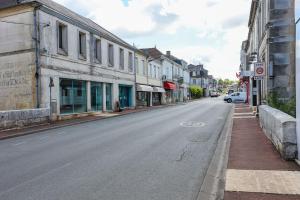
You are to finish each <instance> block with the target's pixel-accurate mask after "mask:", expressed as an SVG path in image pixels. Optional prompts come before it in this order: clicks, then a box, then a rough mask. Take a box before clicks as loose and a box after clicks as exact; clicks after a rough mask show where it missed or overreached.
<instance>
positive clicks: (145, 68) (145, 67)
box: [143, 60, 147, 76]
mask: <svg viewBox="0 0 300 200" xmlns="http://www.w3.org/2000/svg"><path fill="white" fill-rule="evenodd" d="M143 68H144V69H143V71H144V75H145V76H146V75H147V65H146V63H145V61H144V60H143Z"/></svg>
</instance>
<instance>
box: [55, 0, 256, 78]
mask: <svg viewBox="0 0 300 200" xmlns="http://www.w3.org/2000/svg"><path fill="white" fill-rule="evenodd" d="M55 1H57V2H59V3H61V4H63V5H65V6H66V7H68V8H70V9H71V10H73V11H75V12H77V13H79V14H81V15H83V16H85V17H88V18H91V19H92V20H94V21H95V22H97V23H98V24H99V25H101V26H103V27H104V28H106V29H108V30H109V31H111V32H113V33H114V34H116V35H118V36H119V37H121V38H122V39H124V40H125V41H126V42H128V43H130V44H133V43H134V44H135V45H136V46H137V47H139V48H148V47H154V46H156V47H157V48H158V49H160V50H161V51H162V52H165V51H167V50H170V51H171V53H172V54H173V55H175V56H177V57H179V58H183V59H184V60H186V61H187V62H189V63H192V64H199V63H203V64H204V65H205V67H206V68H207V69H208V70H209V73H210V74H212V75H214V76H215V77H217V78H230V79H234V78H235V72H237V71H238V68H239V64H240V47H241V43H242V41H243V40H245V39H247V33H248V28H247V23H248V17H249V13H250V5H251V0H55Z"/></svg>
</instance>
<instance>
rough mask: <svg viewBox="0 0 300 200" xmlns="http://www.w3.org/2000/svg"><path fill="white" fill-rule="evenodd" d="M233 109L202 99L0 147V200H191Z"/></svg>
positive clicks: (6, 142) (20, 139)
mask: <svg viewBox="0 0 300 200" xmlns="http://www.w3.org/2000/svg"><path fill="white" fill-rule="evenodd" d="M231 106H232V105H231V104H227V103H224V102H223V101H222V99H221V98H218V99H210V98H207V99H203V100H200V101H195V102H191V103H188V104H182V105H177V106H171V107H167V108H161V109H156V110H151V111H147V112H140V113H135V114H129V115H125V116H120V117H115V118H109V119H104V120H99V121H94V122H88V123H84V124H79V125H75V126H69V127H63V128H59V129H55V130H48V131H44V132H41V133H37V134H33V135H27V136H22V137H18V138H12V139H8V140H3V141H0V177H1V178H0V199H1V200H77V199H78V200H90V199H95V200H100V199H103V200H149V199H153V200H168V199H170V200H179V199H184V200H194V199H195V198H196V197H197V194H198V192H199V189H200V187H201V183H202V182H203V179H204V176H205V173H206V170H207V168H208V165H209V163H210V160H211V158H212V156H213V153H214V150H215V148H216V143H217V140H218V138H219V136H220V133H221V130H222V129H223V126H224V124H225V121H226V119H227V117H228V115H229V113H230V110H231Z"/></svg>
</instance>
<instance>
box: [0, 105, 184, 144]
mask: <svg viewBox="0 0 300 200" xmlns="http://www.w3.org/2000/svg"><path fill="white" fill-rule="evenodd" d="M177 105H181V104H170V105H166V106H160V107H157V108H151V109H145V110H135V111H133V112H129V113H121V112H120V114H118V115H113V116H106V117H98V118H97V117H95V118H94V119H88V120H81V121H77V122H70V123H65V124H60V125H53V126H49V127H41V128H38V126H36V127H37V128H36V129H34V130H29V131H24V132H19V133H16V134H11V135H7V136H4V137H0V141H1V140H6V139H10V138H15V137H21V136H25V135H30V134H34V133H38V132H43V131H47V130H54V129H59V128H63V127H67V126H73V125H78V124H83V123H88V122H94V121H99V120H105V119H110V118H115V117H121V116H124V115H130V114H135V113H140V112H149V111H152V110H158V109H164V108H168V107H172V106H177ZM17 130H18V129H17Z"/></svg>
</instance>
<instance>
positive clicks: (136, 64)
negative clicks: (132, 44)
mask: <svg viewBox="0 0 300 200" xmlns="http://www.w3.org/2000/svg"><path fill="white" fill-rule="evenodd" d="M134 66H135V69H136V73H137V74H138V73H139V71H140V70H139V60H138V58H137V57H134Z"/></svg>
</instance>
